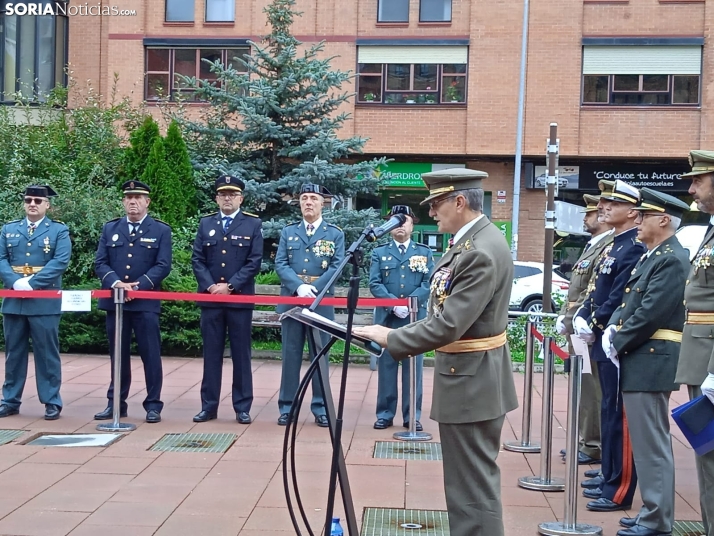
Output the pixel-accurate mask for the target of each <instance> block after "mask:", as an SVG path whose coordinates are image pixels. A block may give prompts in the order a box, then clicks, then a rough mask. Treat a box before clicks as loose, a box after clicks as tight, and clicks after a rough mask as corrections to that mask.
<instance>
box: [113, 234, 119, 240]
mask: <svg viewBox="0 0 714 536" xmlns="http://www.w3.org/2000/svg"><path fill="white" fill-rule="evenodd" d="M117 240H119V235H118V234H115V235H114V236H112V242H116V241H117Z"/></svg>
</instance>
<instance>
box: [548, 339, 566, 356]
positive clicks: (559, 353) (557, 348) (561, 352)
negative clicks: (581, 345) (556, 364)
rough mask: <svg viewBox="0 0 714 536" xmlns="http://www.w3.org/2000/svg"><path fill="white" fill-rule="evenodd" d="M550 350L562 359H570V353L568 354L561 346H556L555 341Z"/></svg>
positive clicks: (552, 342)
mask: <svg viewBox="0 0 714 536" xmlns="http://www.w3.org/2000/svg"><path fill="white" fill-rule="evenodd" d="M550 349H551V350H552V351H553V352H555V355H557V356H558V357H559V358H560V359H568V358H569V357H570V355H569V354H568V352H566V351H565V350H563V349H562V348H561V347H560V346H558V345H557V344H555V341H551V343H550Z"/></svg>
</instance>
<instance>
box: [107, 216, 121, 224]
mask: <svg viewBox="0 0 714 536" xmlns="http://www.w3.org/2000/svg"><path fill="white" fill-rule="evenodd" d="M123 217H124V216H121V217H119V218H114V219H113V220H109V221H108V222H107V223H112V222H114V221H119V220H121V219H122V218H123Z"/></svg>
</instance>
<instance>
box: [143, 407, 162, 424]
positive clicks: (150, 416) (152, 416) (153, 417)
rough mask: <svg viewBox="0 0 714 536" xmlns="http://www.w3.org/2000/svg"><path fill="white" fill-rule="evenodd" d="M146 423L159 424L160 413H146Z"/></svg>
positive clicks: (154, 411) (153, 410) (151, 411)
mask: <svg viewBox="0 0 714 536" xmlns="http://www.w3.org/2000/svg"><path fill="white" fill-rule="evenodd" d="M146 422H152V423H155V422H161V413H159V412H158V411H156V410H155V409H150V410H149V411H147V412H146Z"/></svg>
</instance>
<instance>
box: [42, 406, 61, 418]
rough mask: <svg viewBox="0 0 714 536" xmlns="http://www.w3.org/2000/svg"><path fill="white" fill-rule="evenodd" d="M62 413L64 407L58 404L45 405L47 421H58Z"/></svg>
mask: <svg viewBox="0 0 714 536" xmlns="http://www.w3.org/2000/svg"><path fill="white" fill-rule="evenodd" d="M60 413H62V407H61V406H58V405H57V404H45V420H46V421H56V420H57V419H59V416H60Z"/></svg>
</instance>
